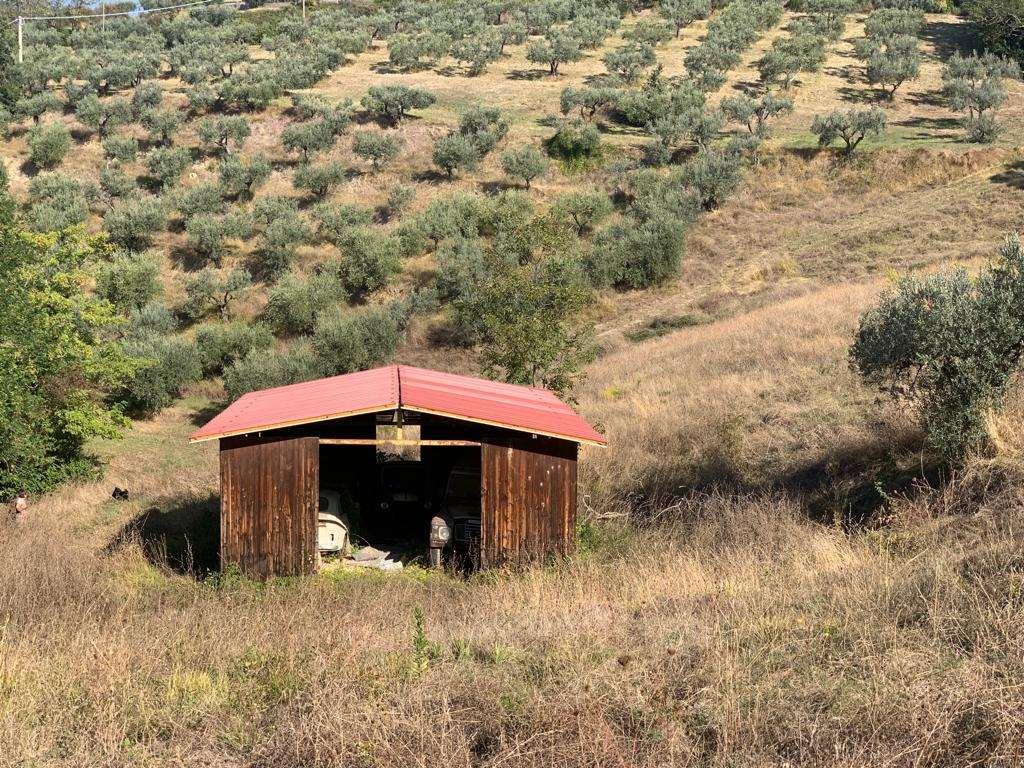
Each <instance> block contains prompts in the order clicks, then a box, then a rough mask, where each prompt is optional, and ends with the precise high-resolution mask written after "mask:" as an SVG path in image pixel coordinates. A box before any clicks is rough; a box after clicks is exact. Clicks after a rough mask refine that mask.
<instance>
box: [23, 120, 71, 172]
mask: <svg viewBox="0 0 1024 768" xmlns="http://www.w3.org/2000/svg"><path fill="white" fill-rule="evenodd" d="M69 149H71V132H70V131H68V129H67V128H65V127H64V126H63V125H62V124H61V123H49V124H44V125H37V126H36V127H35V128H33V129H32V130H31V131H29V133H28V157H29V160H30V161H31V162H32V164H33V165H34V166H36V167H37V168H54V167H56V166H58V165H60V163H61V161H62V160H63V159H64V157H65V156H66V155H67V153H68V150H69Z"/></svg>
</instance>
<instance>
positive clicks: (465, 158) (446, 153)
mask: <svg viewBox="0 0 1024 768" xmlns="http://www.w3.org/2000/svg"><path fill="white" fill-rule="evenodd" d="M431 157H432V158H433V160H434V165H436V166H437V167H438V168H440V169H441V170H443V171H444V172H445V173H447V174H448V178H449V179H450V178H453V177H454V176H455V172H456V171H473V170H476V167H477V165H478V164H479V163H480V152H479V150H477V148H476V145H475V144H474V143H473V141H472V139H470V138H468V137H466V136H463V135H462V134H460V133H451V134H448V135H447V136H442V137H441V138H439V139H438V140H437V141H435V142H434V150H433V152H432V153H431Z"/></svg>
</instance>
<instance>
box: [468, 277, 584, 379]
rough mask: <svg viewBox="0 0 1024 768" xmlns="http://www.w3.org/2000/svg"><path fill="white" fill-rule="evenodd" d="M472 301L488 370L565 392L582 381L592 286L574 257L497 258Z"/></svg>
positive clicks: (483, 364) (494, 375)
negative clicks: (504, 260) (506, 261)
mask: <svg viewBox="0 0 1024 768" xmlns="http://www.w3.org/2000/svg"><path fill="white" fill-rule="evenodd" d="M468 301H470V302H471V304H472V312H473V313H474V314H475V315H476V316H477V317H478V318H479V321H478V322H479V327H480V333H481V352H480V358H481V368H482V371H483V373H484V375H486V376H488V377H491V378H498V379H501V380H503V381H507V382H509V383H512V384H524V385H527V386H539V387H545V388H547V389H550V390H552V391H554V392H557V393H559V394H561V395H566V394H569V393H571V391H572V390H573V389H574V388H575V387H576V386H577V385H578V384H579V382H580V380H581V379H582V376H583V368H584V366H585V365H586V364H587V363H589V362H590V360H592V359H593V356H594V351H593V350H594V347H593V343H592V338H591V332H590V331H589V329H588V328H587V327H586V324H585V323H584V322H582V320H581V314H582V312H583V310H584V309H586V308H587V307H588V306H589V304H590V291H589V290H588V288H587V286H586V283H585V281H584V279H583V277H582V274H581V273H580V272H579V270H578V268H577V267H576V265H575V264H574V263H572V262H570V261H568V260H566V261H562V260H560V259H557V260H555V261H551V262H545V263H543V264H539V265H535V264H527V265H524V266H519V265H517V264H499V265H498V266H497V267H496V268H495V270H493V272H492V273H491V275H490V279H488V280H487V281H485V282H484V283H482V285H481V286H480V290H479V291H478V292H476V293H475V294H474V295H473V296H472V298H469V299H468Z"/></svg>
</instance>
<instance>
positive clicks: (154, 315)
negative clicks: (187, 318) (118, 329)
mask: <svg viewBox="0 0 1024 768" xmlns="http://www.w3.org/2000/svg"><path fill="white" fill-rule="evenodd" d="M176 330H178V318H177V317H176V316H175V314H174V312H172V311H171V309H170V307H168V306H167V305H166V304H164V303H162V302H158V301H152V302H150V303H149V304H147V305H146V306H144V307H142V308H140V309H133V310H132V311H131V312H130V313H129V314H128V330H127V334H126V335H127V336H128V337H130V338H136V339H139V338H143V337H146V336H154V335H156V336H168V335H170V334H172V333H174V332H175V331H176Z"/></svg>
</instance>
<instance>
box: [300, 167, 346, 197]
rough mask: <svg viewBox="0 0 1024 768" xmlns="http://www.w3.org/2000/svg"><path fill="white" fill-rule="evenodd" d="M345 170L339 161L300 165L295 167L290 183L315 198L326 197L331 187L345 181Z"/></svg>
mask: <svg viewBox="0 0 1024 768" xmlns="http://www.w3.org/2000/svg"><path fill="white" fill-rule="evenodd" d="M346 173H347V170H346V168H345V166H344V165H342V164H341V163H321V164H320V165H302V166H299V167H298V168H296V169H295V175H294V176H293V177H292V184H293V185H294V186H295V188H296V189H300V190H305V191H307V192H309V193H311V194H312V195H313V197H316V198H323V197H326V196H327V194H328V193H329V192H330V191H331V189H332V188H334V187H336V186H338V185H339V184H341V183H342V182H343V181H345V176H346Z"/></svg>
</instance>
